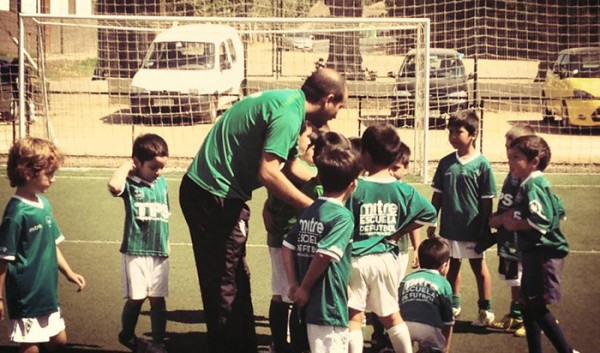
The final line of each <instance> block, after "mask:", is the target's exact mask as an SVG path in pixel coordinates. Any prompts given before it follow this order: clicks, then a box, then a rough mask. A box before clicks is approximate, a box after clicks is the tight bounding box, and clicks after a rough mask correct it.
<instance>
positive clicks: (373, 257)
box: [347, 124, 436, 353]
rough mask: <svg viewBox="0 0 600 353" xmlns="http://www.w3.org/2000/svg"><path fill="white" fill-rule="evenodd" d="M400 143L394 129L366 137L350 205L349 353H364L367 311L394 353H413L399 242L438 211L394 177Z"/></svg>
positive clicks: (371, 130)
mask: <svg viewBox="0 0 600 353" xmlns="http://www.w3.org/2000/svg"><path fill="white" fill-rule="evenodd" d="M400 146H401V141H400V136H399V135H398V133H397V132H396V129H395V128H394V127H393V126H392V125H391V124H376V125H372V126H369V127H368V128H367V129H366V130H365V132H364V134H363V136H362V155H361V161H362V163H363V167H364V168H365V171H366V172H367V173H368V176H366V177H363V178H360V179H359V181H358V185H357V188H356V190H355V193H354V195H352V197H351V198H350V199H349V200H348V202H347V206H348V208H349V209H350V210H351V211H352V213H353V214H354V218H355V219H356V225H355V228H354V236H353V243H352V275H351V277H350V289H351V293H352V294H351V296H350V299H349V302H348V307H349V308H350V326H349V328H350V350H349V352H350V353H355V352H362V350H363V335H362V326H363V322H364V318H365V312H373V313H375V314H376V315H377V316H378V318H379V320H380V322H381V323H382V324H383V326H384V327H385V328H386V329H387V332H388V336H389V338H390V341H391V343H392V346H393V347H394V350H395V351H396V352H412V345H411V341H410V335H409V333H408V329H407V327H406V324H405V323H404V321H403V320H402V317H401V316H400V311H399V304H398V288H399V285H400V278H399V274H398V265H397V263H396V255H397V254H398V246H397V244H396V243H397V241H398V240H399V239H400V238H401V237H402V236H404V235H406V234H407V233H410V232H411V231H412V230H415V229H418V228H420V227H421V226H423V225H430V226H431V225H434V224H435V222H436V215H435V209H434V208H433V206H432V205H431V204H430V203H429V202H428V201H427V200H426V199H425V198H424V197H422V196H421V195H420V194H419V193H418V192H417V191H416V189H415V188H414V187H412V186H410V185H408V184H405V183H402V182H400V181H399V180H397V179H396V178H395V177H393V176H392V175H390V170H389V168H390V167H391V166H392V164H393V163H394V162H395V161H396V159H397V158H398V153H399V151H400Z"/></svg>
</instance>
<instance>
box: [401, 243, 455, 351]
mask: <svg viewBox="0 0 600 353" xmlns="http://www.w3.org/2000/svg"><path fill="white" fill-rule="evenodd" d="M419 259H420V260H421V262H420V265H421V269H419V270H417V271H415V272H413V273H411V274H409V275H408V276H406V277H405V278H404V280H402V283H401V285H400V310H401V311H402V317H403V318H404V320H405V321H406V325H407V326H408V331H409V332H410V337H411V339H412V341H413V342H418V343H419V351H420V352H422V351H427V352H440V353H441V352H449V351H450V337H451V336H452V326H453V325H454V316H453V315H452V288H451V287H450V283H449V282H448V280H446V277H445V276H446V273H447V272H448V263H449V260H450V252H449V250H448V246H446V244H445V243H444V242H443V241H442V240H441V239H440V238H430V239H425V240H424V241H423V242H422V243H421V245H420V246H419ZM427 349H429V350H427Z"/></svg>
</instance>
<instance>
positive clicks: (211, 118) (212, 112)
mask: <svg viewBox="0 0 600 353" xmlns="http://www.w3.org/2000/svg"><path fill="white" fill-rule="evenodd" d="M217 105H218V101H217V97H214V96H213V97H210V101H209V102H208V122H209V123H211V124H212V123H214V122H215V120H217V115H218V114H219V112H218V109H217Z"/></svg>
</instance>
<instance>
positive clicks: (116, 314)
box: [0, 170, 600, 353]
mask: <svg viewBox="0 0 600 353" xmlns="http://www.w3.org/2000/svg"><path fill="white" fill-rule="evenodd" d="M110 173H111V171H105V170H88V171H78V170H61V171H59V172H58V174H57V181H56V183H55V184H54V185H53V186H52V187H51V188H50V190H49V192H48V197H49V199H50V202H51V204H52V206H53V210H54V213H55V216H56V218H57V220H58V222H59V225H60V226H61V229H62V231H63V233H64V235H65V237H66V240H65V242H63V243H62V245H61V246H60V247H61V250H62V252H63V254H64V255H65V257H66V259H67V261H68V262H69V263H70V265H71V267H73V269H74V270H75V271H77V272H79V273H81V274H83V275H84V276H85V277H86V280H87V283H88V284H87V287H86V288H85V289H84V290H83V291H82V292H80V293H78V292H77V291H76V289H75V287H74V285H72V284H71V283H68V282H67V281H66V280H65V279H64V278H62V277H61V279H60V281H59V286H60V288H59V298H60V302H61V307H62V310H63V313H64V316H65V319H66V322H67V334H68V337H69V344H68V346H67V349H66V350H65V351H67V352H118V351H121V352H124V351H126V349H125V348H124V347H122V346H120V345H119V343H118V342H117V339H116V338H117V333H118V332H119V329H120V314H121V309H122V305H123V299H122V294H121V285H120V253H119V245H120V242H121V234H122V227H123V218H124V211H123V202H122V200H121V199H119V198H113V197H111V196H110V195H109V193H108V191H107V188H106V184H107V181H108V178H109V176H110ZM2 175H5V172H4V171H3V170H2ZM167 178H168V180H169V188H170V193H171V195H170V200H171V206H172V213H173V215H172V218H171V242H172V254H171V276H170V296H169V298H168V299H167V307H168V311H169V314H168V319H169V322H168V325H167V332H168V333H167V337H168V343H167V348H168V350H169V352H171V353H178V352H207V348H206V346H205V341H206V336H205V331H206V326H205V325H204V319H203V311H202V302H201V299H200V295H199V287H198V281H197V276H196V269H195V266H194V260H193V255H192V249H191V245H190V239H189V233H188V231H187V226H186V225H185V222H184V220H183V216H182V214H181V209H180V208H179V200H178V190H179V182H180V180H181V173H180V172H171V173H168V174H167ZM503 178H504V174H499V175H497V180H498V183H501V182H502V180H503ZM549 178H550V180H551V182H552V183H553V185H554V190H555V192H556V193H557V194H558V195H559V196H560V197H561V198H562V199H563V201H564V204H565V208H566V210H567V221H566V222H563V224H562V227H563V230H564V233H565V234H566V235H567V238H568V240H569V243H570V245H571V249H572V252H571V254H570V255H569V256H568V257H567V261H566V269H565V273H564V278H563V279H564V281H563V299H562V301H561V303H560V305H559V306H557V307H553V308H552V309H551V310H552V311H553V312H554V314H555V315H556V316H557V318H558V319H559V321H560V324H561V326H562V327H563V329H564V331H565V332H566V335H567V337H568V339H569V341H570V342H571V344H572V345H573V347H574V348H576V349H578V350H579V351H580V352H590V353H591V352H597V351H599V350H600V348H598V347H600V329H599V328H600V306H599V305H598V303H597V300H598V296H599V295H600V280H598V279H597V273H598V272H600V244H599V243H598V241H597V238H596V235H597V234H598V230H599V229H600V212H599V211H598V206H599V201H598V200H600V175H550V176H549ZM416 186H417V188H418V189H419V190H420V191H421V192H422V193H423V194H424V195H426V196H427V197H430V195H431V190H430V187H429V186H427V185H422V184H421V185H416ZM13 193H14V190H13V189H11V188H10V187H9V183H8V180H7V179H6V177H4V176H3V177H2V178H0V204H2V206H4V205H5V204H6V202H7V200H8V198H9V197H10V196H11V195H12V194H13ZM265 196H266V193H265V190H264V189H260V190H257V191H256V192H255V193H254V199H253V200H252V201H251V202H250V206H251V209H252V212H253V215H252V217H251V225H250V237H249V243H248V262H249V266H250V270H251V273H252V291H253V303H254V310H255V315H256V323H257V330H258V334H259V343H260V349H261V350H262V351H267V347H268V344H269V342H270V339H269V328H268V322H267V314H268V304H269V300H270V288H271V287H270V261H269V256H268V252H267V247H266V245H265V244H266V234H265V231H264V228H263V226H262V221H261V217H260V210H261V206H262V203H263V202H264V198H265ZM424 234H425V233H424V232H422V237H423V236H424ZM487 258H488V260H487V263H488V266H489V268H490V271H491V272H492V274H493V298H494V299H493V306H494V311H495V313H496V316H497V318H501V317H502V315H503V314H505V312H506V311H507V310H508V303H509V291H508V288H507V287H506V286H505V285H504V284H503V283H502V282H500V280H498V279H497V276H496V268H497V256H496V255H495V248H493V249H492V250H490V251H488V253H487ZM463 267H464V268H463V271H462V274H463V284H462V291H463V313H462V314H461V316H460V317H459V318H458V321H457V324H456V326H455V335H454V336H453V340H452V352H460V353H469V352H502V353H512V352H526V351H527V346H526V343H525V339H523V338H515V337H512V336H511V335H510V334H506V333H495V332H489V331H486V330H485V329H478V328H474V327H471V326H470V324H469V322H470V321H471V320H474V319H475V318H476V309H477V305H476V299H477V298H476V286H475V282H474V279H473V275H472V274H471V272H470V269H469V267H468V265H466V264H465V266H463ZM148 309H149V304H147V303H146V304H145V306H144V309H143V311H142V315H141V317H140V321H139V323H138V328H137V333H138V335H139V336H142V337H145V338H149V333H150V318H149V313H148ZM544 344H545V350H546V351H548V352H552V351H554V350H553V349H552V347H551V346H550V345H549V344H548V342H547V340H546V339H544ZM16 351H17V350H16V347H15V346H14V345H12V344H10V343H9V342H8V338H7V333H6V321H2V322H0V352H2V353H4V352H6V353H9V352H16ZM366 351H367V352H368V349H366Z"/></svg>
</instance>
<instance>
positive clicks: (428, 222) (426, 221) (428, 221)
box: [408, 188, 437, 227]
mask: <svg viewBox="0 0 600 353" xmlns="http://www.w3.org/2000/svg"><path fill="white" fill-rule="evenodd" d="M408 206H409V207H408V209H409V211H410V213H411V214H410V215H408V216H409V217H408V218H409V219H410V220H411V222H415V223H417V224H421V225H424V226H433V227H435V225H436V223H437V212H436V210H435V208H434V207H433V205H432V204H431V202H429V200H427V199H426V198H425V197H423V196H422V195H421V194H419V192H418V191H417V190H416V189H414V188H413V189H412V197H411V200H410V204H409V205H408Z"/></svg>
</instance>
